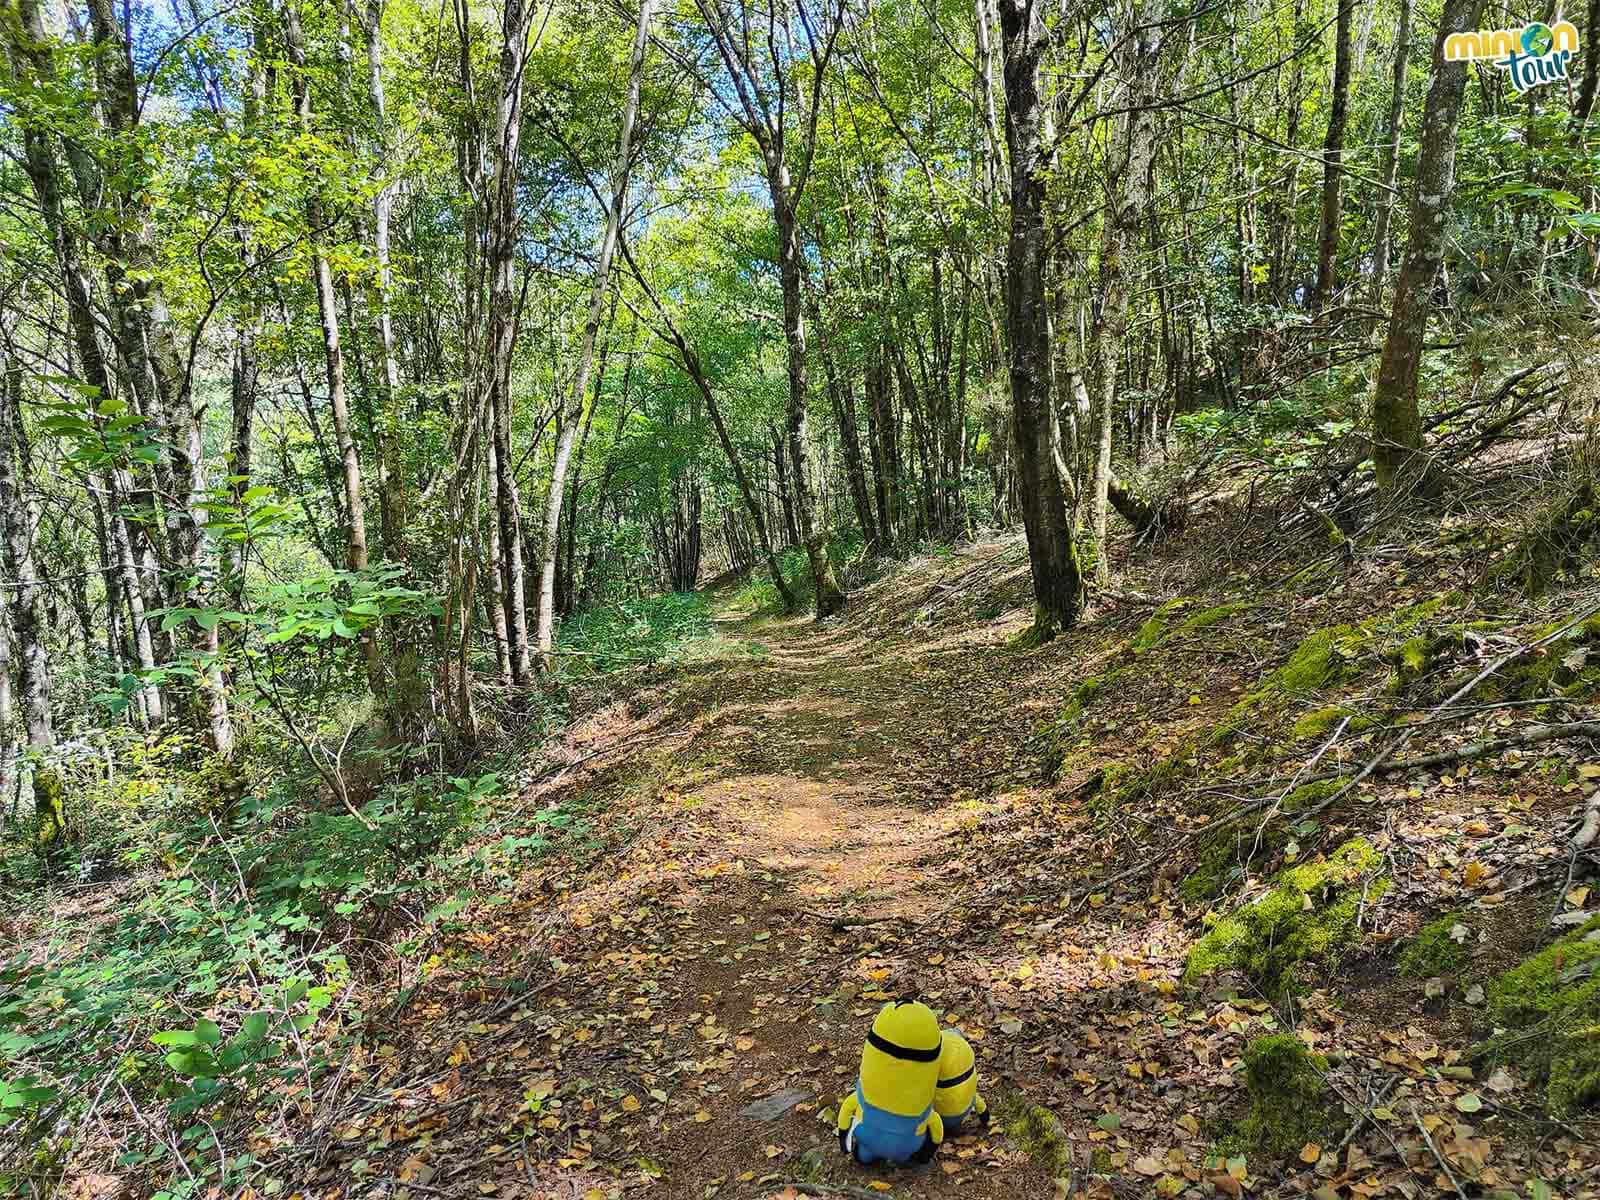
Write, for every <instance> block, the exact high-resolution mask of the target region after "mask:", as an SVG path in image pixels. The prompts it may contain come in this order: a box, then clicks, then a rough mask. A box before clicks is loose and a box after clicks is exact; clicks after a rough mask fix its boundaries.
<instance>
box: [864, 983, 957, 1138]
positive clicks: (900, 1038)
mask: <svg viewBox="0 0 1600 1200" xmlns="http://www.w3.org/2000/svg"><path fill="white" fill-rule="evenodd" d="M940 1052H941V1043H940V1040H939V1018H938V1017H936V1016H934V1015H933V1010H932V1009H930V1008H929V1007H928V1006H927V1005H926V1004H919V1003H918V1002H916V1001H914V1000H891V1001H890V1002H889V1003H888V1004H885V1005H884V1006H883V1008H882V1009H881V1010H879V1012H878V1015H877V1017H876V1019H874V1020H873V1022H872V1032H871V1033H869V1034H867V1044H866V1045H865V1046H863V1047H862V1048H861V1076H860V1087H861V1098H862V1099H863V1100H865V1101H866V1102H867V1103H868V1104H870V1105H872V1106H873V1107H874V1108H881V1109H883V1110H884V1111H885V1112H890V1113H894V1114H895V1115H897V1116H902V1117H915V1116H920V1115H921V1114H922V1113H923V1112H925V1111H927V1109H928V1106H929V1105H930V1104H932V1103H933V1093H934V1087H935V1085H936V1084H937V1083H938V1082H939V1055H940Z"/></svg>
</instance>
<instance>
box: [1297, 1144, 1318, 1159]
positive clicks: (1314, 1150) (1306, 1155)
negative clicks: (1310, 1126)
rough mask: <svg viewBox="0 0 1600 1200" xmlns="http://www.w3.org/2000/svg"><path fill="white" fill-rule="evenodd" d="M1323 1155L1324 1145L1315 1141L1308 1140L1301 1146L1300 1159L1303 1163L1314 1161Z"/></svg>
mask: <svg viewBox="0 0 1600 1200" xmlns="http://www.w3.org/2000/svg"><path fill="white" fill-rule="evenodd" d="M1321 1157H1322V1147H1321V1146H1319V1145H1317V1144H1316V1143H1315V1142H1307V1143H1306V1144H1305V1145H1304V1146H1301V1147H1300V1161H1301V1162H1303V1163H1314V1162H1316V1161H1317V1159H1319V1158H1321Z"/></svg>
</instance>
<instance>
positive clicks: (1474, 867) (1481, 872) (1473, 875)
mask: <svg viewBox="0 0 1600 1200" xmlns="http://www.w3.org/2000/svg"><path fill="white" fill-rule="evenodd" d="M1488 873H1489V872H1488V870H1487V869H1486V868H1485V867H1484V865H1483V864H1482V863H1481V862H1469V863H1468V864H1467V872H1466V884H1467V886H1468V887H1470V888H1475V887H1478V886H1479V885H1481V884H1482V883H1483V877H1484V876H1485V875H1487V874H1488Z"/></svg>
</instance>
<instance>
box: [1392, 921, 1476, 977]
mask: <svg viewBox="0 0 1600 1200" xmlns="http://www.w3.org/2000/svg"><path fill="white" fill-rule="evenodd" d="M1466 919H1467V918H1466V914H1464V913H1458V912H1453V913H1447V914H1446V915H1445V916H1442V917H1440V918H1439V919H1438V920H1436V921H1429V922H1428V923H1427V924H1426V925H1424V926H1423V927H1422V928H1421V929H1419V930H1417V935H1416V937H1414V938H1412V939H1411V941H1410V942H1408V943H1407V944H1406V947H1405V949H1404V950H1402V951H1400V973H1401V974H1402V975H1410V976H1412V977H1413V978H1415V979H1425V978H1427V977H1429V976H1433V975H1445V974H1448V973H1449V972H1451V971H1454V970H1456V969H1457V968H1459V967H1460V966H1461V964H1462V963H1463V962H1465V961H1466V958H1467V951H1466V948H1465V946H1463V945H1462V943H1461V942H1458V941H1457V940H1456V939H1455V938H1454V937H1452V936H1451V931H1452V930H1454V929H1456V928H1457V927H1458V926H1465V925H1466Z"/></svg>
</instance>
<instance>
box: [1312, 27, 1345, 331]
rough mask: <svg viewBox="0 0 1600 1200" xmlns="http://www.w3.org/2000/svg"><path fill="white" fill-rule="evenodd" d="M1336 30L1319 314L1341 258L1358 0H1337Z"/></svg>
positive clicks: (1316, 302)
mask: <svg viewBox="0 0 1600 1200" xmlns="http://www.w3.org/2000/svg"><path fill="white" fill-rule="evenodd" d="M1337 2H1338V5H1339V16H1338V22H1337V25H1336V32H1335V34H1334V56H1333V98H1332V106H1331V108H1330V109H1329V112H1328V134H1327V137H1326V138H1325V139H1324V140H1323V143H1322V223H1321V225H1320V227H1319V229H1318V233H1317V282H1316V288H1315V290H1314V291H1313V292H1312V295H1311V313H1312V315H1313V316H1316V315H1318V314H1320V313H1321V312H1322V310H1323V309H1324V308H1326V307H1327V305H1328V303H1329V302H1330V301H1331V300H1332V299H1333V289H1334V286H1335V283H1336V272H1337V270H1338V258H1339V196H1340V187H1341V185H1342V184H1343V182H1344V170H1343V163H1344V131H1345V126H1346V124H1347V123H1348V121H1349V112H1350V28H1351V17H1352V14H1353V10H1354V9H1355V6H1356V0H1337Z"/></svg>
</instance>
